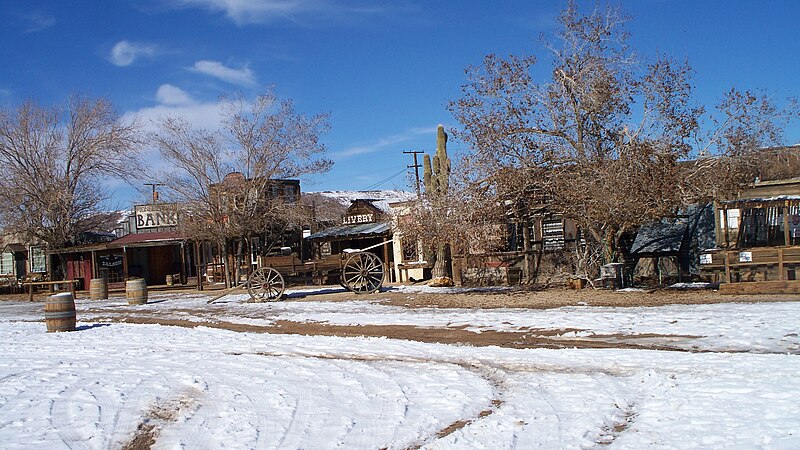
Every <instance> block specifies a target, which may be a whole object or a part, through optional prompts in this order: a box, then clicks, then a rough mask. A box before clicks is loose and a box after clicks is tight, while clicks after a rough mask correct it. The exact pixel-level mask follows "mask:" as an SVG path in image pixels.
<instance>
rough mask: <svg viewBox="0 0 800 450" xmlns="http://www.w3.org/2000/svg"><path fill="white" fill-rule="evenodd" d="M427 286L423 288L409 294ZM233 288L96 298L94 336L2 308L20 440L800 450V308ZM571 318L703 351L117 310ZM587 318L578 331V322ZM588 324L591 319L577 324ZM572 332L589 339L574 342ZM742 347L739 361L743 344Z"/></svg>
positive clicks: (504, 325)
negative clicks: (237, 292) (300, 293)
mask: <svg viewBox="0 0 800 450" xmlns="http://www.w3.org/2000/svg"><path fill="white" fill-rule="evenodd" d="M408 295H414V293H413V292H408ZM374 298H375V300H372V301H364V300H359V301H353V302H336V303H332V302H323V301H303V302H300V301H287V302H279V303H269V304H252V303H244V298H243V297H242V296H229V297H225V298H222V299H220V301H219V302H215V303H213V304H211V305H206V301H207V300H208V297H204V296H200V295H189V294H182V295H181V294H157V295H151V302H152V303H150V304H148V305H143V306H140V307H130V306H127V304H126V303H124V301H122V300H121V299H112V300H109V301H104V302H89V301H84V300H80V299H79V300H78V302H77V309H78V318H79V328H80V329H79V331H77V332H73V333H45V332H44V329H45V328H44V324H43V321H42V316H43V314H42V304H41V303H38V304H31V303H13V302H2V303H0V442H1V443H2V444H0V447H2V448H8V449H13V448H48V449H59V448H73V449H75V448H86V449H105V448H120V447H122V446H123V445H125V444H126V443H128V442H130V441H131V439H132V438H133V436H134V435H135V434H136V433H137V430H139V431H141V430H142V429H149V428H151V427H152V429H153V430H154V432H155V433H156V434H157V437H156V439H155V445H154V447H153V448H187V449H188V448H222V447H225V448H287V449H297V448H347V449H360V448H365V449H366V448H382V447H388V448H409V447H410V448H416V447H423V448H491V449H503V448H509V449H511V448H517V449H528V448H539V447H541V448H591V447H596V446H600V445H604V444H609V443H610V444H611V446H612V447H617V448H631V449H640V448H776V449H795V448H800V375H799V374H800V355H798V353H800V340H799V339H798V333H800V320H798V319H800V303H796V302H786V303H756V304H715V305H694V306H691V305H673V306H665V307H656V308H594V307H585V306H584V307H581V306H576V307H568V308H559V309H552V310H523V309H498V310H437V309H434V308H422V309H408V308H400V307H392V306H387V305H383V304H381V303H380V296H375V297H374ZM145 313H147V314H156V315H158V316H159V317H164V318H181V319H184V320H187V319H189V320H195V321H198V322H201V323H202V322H212V321H216V320H224V321H230V322H236V321H239V322H241V323H253V324H263V325H268V324H270V323H274V322H275V321H276V320H293V321H315V322H326V323H331V324H373V325H381V324H395V325H415V326H421V327H463V326H466V327H467V328H468V329H472V330H475V331H488V330H499V331H527V332H531V333H535V332H536V330H546V329H551V330H565V331H564V333H563V337H564V339H567V338H572V339H574V338H575V337H581V338H586V339H592V338H608V336H610V335H623V336H647V339H650V341H652V342H653V343H659V342H666V343H669V344H670V345H671V346H675V347H676V348H685V349H700V350H705V352H698V353H690V352H679V351H655V350H622V349H603V350H597V349H595V350H585V349H583V350H580V349H565V350H548V349H526V350H519V349H507V348H498V347H469V346H453V345H443V344H426V343H420V342H408V341H399V340H392V339H385V338H341V337H323V336H296V335H274V334H263V333H237V332H232V331H227V330H220V329H213V328H209V327H203V326H200V327H197V328H192V329H188V328H180V327H167V326H159V325H135V324H125V323H117V322H108V321H103V320H102V319H103V317H106V318H108V317H119V316H120V315H130V316H135V315H137V314H145ZM567 330H572V331H567ZM575 330H577V331H575ZM570 333H571V334H570ZM731 352H735V353H731Z"/></svg>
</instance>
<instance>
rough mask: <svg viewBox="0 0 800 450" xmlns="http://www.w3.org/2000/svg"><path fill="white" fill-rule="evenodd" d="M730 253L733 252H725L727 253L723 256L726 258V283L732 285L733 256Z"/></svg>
mask: <svg viewBox="0 0 800 450" xmlns="http://www.w3.org/2000/svg"><path fill="white" fill-rule="evenodd" d="M730 253H731V252H729V251H727V250H725V252H724V253H723V256H724V259H725V282H726V283H731V261H730V259H731V255H730Z"/></svg>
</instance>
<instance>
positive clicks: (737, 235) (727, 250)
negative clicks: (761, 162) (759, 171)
mask: <svg viewBox="0 0 800 450" xmlns="http://www.w3.org/2000/svg"><path fill="white" fill-rule="evenodd" d="M715 219H716V244H717V245H716V248H714V249H710V250H709V251H707V252H704V253H703V254H702V255H701V256H700V258H701V259H700V262H701V266H702V268H703V272H704V273H705V275H706V276H707V278H709V279H710V280H712V281H718V282H724V283H729V284H731V283H737V282H745V281H759V282H777V283H783V284H785V282H787V281H795V280H797V279H798V274H797V271H798V269H800V178H791V179H784V180H774V181H757V182H755V183H753V185H752V186H751V187H750V188H749V189H747V190H745V191H744V192H742V194H741V195H739V196H738V197H737V198H736V199H732V200H727V201H720V202H718V203H717V204H716V205H715ZM776 286H777V285H776ZM725 289H727V290H730V289H733V288H732V287H726V288H725Z"/></svg>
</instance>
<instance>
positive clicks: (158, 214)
mask: <svg viewBox="0 0 800 450" xmlns="http://www.w3.org/2000/svg"><path fill="white" fill-rule="evenodd" d="M135 210H136V229H138V230H142V229H147V228H159V227H177V226H178V210H177V209H176V208H175V205H173V204H163V205H137V206H136V208H135Z"/></svg>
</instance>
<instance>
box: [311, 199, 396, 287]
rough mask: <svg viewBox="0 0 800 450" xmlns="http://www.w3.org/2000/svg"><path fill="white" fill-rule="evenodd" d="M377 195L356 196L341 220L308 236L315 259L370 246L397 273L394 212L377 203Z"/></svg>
mask: <svg viewBox="0 0 800 450" xmlns="http://www.w3.org/2000/svg"><path fill="white" fill-rule="evenodd" d="M376 202H378V200H376V199H357V200H354V201H353V202H352V203H351V205H350V207H349V208H348V209H347V211H346V212H345V214H344V215H343V216H342V219H341V224H340V225H337V226H334V227H330V228H326V229H324V230H321V231H318V232H316V233H313V234H311V235H310V236H308V238H307V240H308V242H309V243H310V244H311V248H312V259H324V258H328V257H330V256H332V255H341V254H342V253H346V252H347V251H348V250H368V251H370V252H372V253H375V254H376V255H377V256H378V257H379V258H380V259H381V261H383V262H384V266H385V267H384V272H385V273H390V274H391V273H393V268H394V254H393V245H392V224H391V216H390V215H389V213H388V211H385V210H383V209H381V208H379V207H378V206H376Z"/></svg>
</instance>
